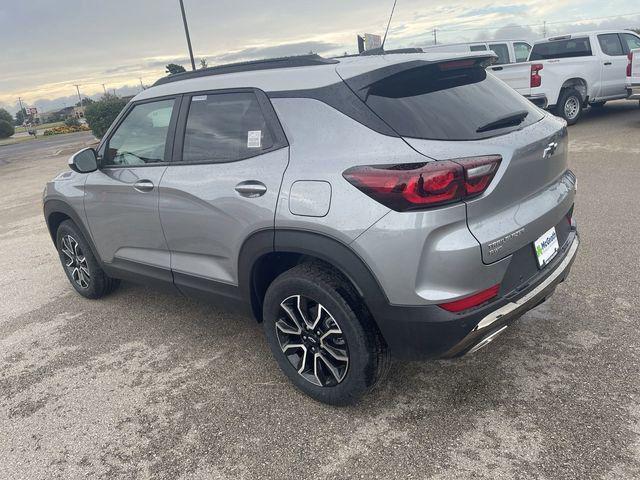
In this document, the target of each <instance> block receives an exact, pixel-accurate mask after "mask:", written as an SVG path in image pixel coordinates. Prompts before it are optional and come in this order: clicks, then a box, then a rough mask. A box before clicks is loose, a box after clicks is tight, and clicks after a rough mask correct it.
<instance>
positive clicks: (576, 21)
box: [438, 12, 640, 33]
mask: <svg viewBox="0 0 640 480" xmlns="http://www.w3.org/2000/svg"><path fill="white" fill-rule="evenodd" d="M637 15H640V12H633V13H622V14H619V15H609V16H606V17H593V18H581V19H577V20H563V21H559V22H543V23H530V24H526V25H506V26H503V27H475V28H452V29H448V28H438V30H439V31H440V32H447V33H448V32H471V31H478V30H499V29H501V28H515V27H530V28H531V27H546V25H560V24H565V23H578V22H592V21H595V20H607V19H611V18H620V17H633V16H637ZM476 21H478V22H479V21H482V20H476ZM466 23H474V21H470V22H466Z"/></svg>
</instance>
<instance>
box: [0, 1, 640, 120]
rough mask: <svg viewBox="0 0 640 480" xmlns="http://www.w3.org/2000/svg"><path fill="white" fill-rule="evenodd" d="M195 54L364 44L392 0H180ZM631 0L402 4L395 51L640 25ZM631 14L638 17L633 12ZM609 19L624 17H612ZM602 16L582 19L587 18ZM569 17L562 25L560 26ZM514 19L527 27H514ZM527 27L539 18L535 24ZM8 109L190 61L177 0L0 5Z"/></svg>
mask: <svg viewBox="0 0 640 480" xmlns="http://www.w3.org/2000/svg"><path fill="white" fill-rule="evenodd" d="M184 2H185V7H186V10H187V16H188V19H189V26H190V30H191V38H192V42H193V47H194V54H195V56H196V59H200V58H206V59H207V60H208V62H209V65H213V64H216V63H224V62H232V61H239V60H246V59H254V58H265V57H270V56H282V55H294V54H303V53H309V52H310V51H313V52H316V53H320V54H322V55H326V56H328V55H335V54H341V53H343V52H345V51H347V52H350V53H353V52H354V51H355V50H356V41H355V36H356V34H357V33H364V32H368V33H378V34H382V33H383V32H384V28H385V26H386V21H387V19H388V15H389V12H390V9H391V5H392V3H393V2H392V0H368V1H362V0H358V1H346V0H342V1H341V0H323V1H318V0H316V1H311V0H270V1H268V2H266V1H258V0H235V1H228V0H184ZM634 3H635V2H629V1H628V0H608V1H606V2H603V1H601V0H584V1H582V0H558V1H555V2H549V1H548V0H492V1H486V2H483V1H475V2H472V1H458V0H435V1H431V2H426V1H424V0H421V1H420V0H399V1H398V6H397V8H396V13H395V16H394V19H393V21H392V24H391V29H390V33H389V38H388V40H387V48H392V47H402V46H420V45H428V44H431V43H432V41H433V37H432V31H433V28H434V27H436V28H437V29H438V41H439V43H441V42H460V41H466V40H477V39H482V38H486V39H489V38H497V37H501V38H525V39H531V40H533V39H535V38H538V37H541V36H542V27H541V26H539V24H541V23H542V22H543V21H545V20H546V21H547V22H548V27H547V31H548V33H549V34H558V33H563V32H571V31H579V30H585V29H592V28H601V27H605V28H609V27H611V28H613V27H616V28H617V27H621V28H627V27H635V28H638V27H640V4H635V5H634ZM630 13H634V15H625V14H630ZM613 16H618V17H615V18H612V17H613ZM593 18H595V19H597V20H585V19H593ZM559 22H562V23H559ZM517 25H524V27H518V26H517ZM528 25H533V26H531V27H529V26H528ZM0 45H2V46H3V48H2V50H0V65H2V70H1V73H0V107H4V108H7V109H8V110H9V111H11V112H14V111H16V110H17V97H18V96H20V97H22V98H23V99H24V101H25V103H26V104H27V105H29V106H32V105H35V106H38V107H39V108H40V109H41V110H48V109H51V108H58V107H62V106H65V105H70V104H72V103H74V102H76V101H77V96H75V87H73V84H75V83H78V84H81V85H82V86H81V91H82V93H83V94H86V95H98V94H99V93H100V92H102V85H101V84H102V83H105V84H106V86H107V88H108V89H109V90H111V89H116V90H117V91H118V92H119V93H122V94H126V93H134V92H136V91H138V90H139V88H140V87H139V80H138V78H140V77H141V78H142V81H143V82H144V83H145V84H151V83H153V82H154V81H155V80H156V79H157V78H159V77H160V76H163V75H164V65H166V64H167V63H169V62H177V63H181V64H183V65H184V66H185V67H188V60H187V49H186V44H185V40H184V32H183V27H182V21H181V18H180V11H179V7H178V0H126V1H125V0H109V1H99V0H20V1H18V0H3V1H2V2H1V5H0Z"/></svg>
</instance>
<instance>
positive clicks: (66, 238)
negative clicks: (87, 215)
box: [56, 220, 120, 299]
mask: <svg viewBox="0 0 640 480" xmlns="http://www.w3.org/2000/svg"><path fill="white" fill-rule="evenodd" d="M56 247H57V249H58V255H59V256H60V262H61V263H62V268H63V270H64V272H65V274H66V275H67V278H68V279H69V282H70V283H71V285H72V286H73V288H75V290H76V292H78V293H79V294H80V295H82V296H83V297H85V298H91V299H96V298H101V297H104V296H105V295H107V294H108V293H111V292H112V291H113V290H115V289H116V288H117V287H118V285H119V284H120V280H117V279H115V278H110V277H109V276H107V274H106V273H104V270H102V268H100V265H99V264H98V261H97V260H96V257H95V255H94V253H93V251H92V250H91V247H90V246H89V243H88V242H87V240H86V239H85V238H84V235H82V233H81V232H80V229H79V228H78V227H77V226H76V224H75V223H73V222H72V221H71V220H65V221H64V222H62V223H61V224H60V226H59V227H58V230H57V232H56Z"/></svg>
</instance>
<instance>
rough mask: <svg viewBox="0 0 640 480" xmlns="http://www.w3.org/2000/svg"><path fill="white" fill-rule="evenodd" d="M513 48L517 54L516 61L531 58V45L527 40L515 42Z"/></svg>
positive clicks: (524, 60)
mask: <svg viewBox="0 0 640 480" xmlns="http://www.w3.org/2000/svg"><path fill="white" fill-rule="evenodd" d="M513 50H514V52H515V54H516V63H520V62H526V61H527V60H528V59H529V52H530V51H531V45H529V44H528V43H525V42H515V43H514V44H513Z"/></svg>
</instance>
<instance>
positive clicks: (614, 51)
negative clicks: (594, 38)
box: [598, 33, 624, 57]
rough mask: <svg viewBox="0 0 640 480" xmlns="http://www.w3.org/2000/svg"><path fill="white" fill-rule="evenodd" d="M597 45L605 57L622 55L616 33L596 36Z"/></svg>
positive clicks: (620, 44) (622, 50) (622, 51)
mask: <svg viewBox="0 0 640 480" xmlns="http://www.w3.org/2000/svg"><path fill="white" fill-rule="evenodd" d="M598 43H599V44H600V48H602V51H603V52H604V54H605V55H609V56H610V57H620V56H622V55H624V49H623V48H622V43H620V37H618V34H617V33H607V34H606V35H598Z"/></svg>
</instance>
